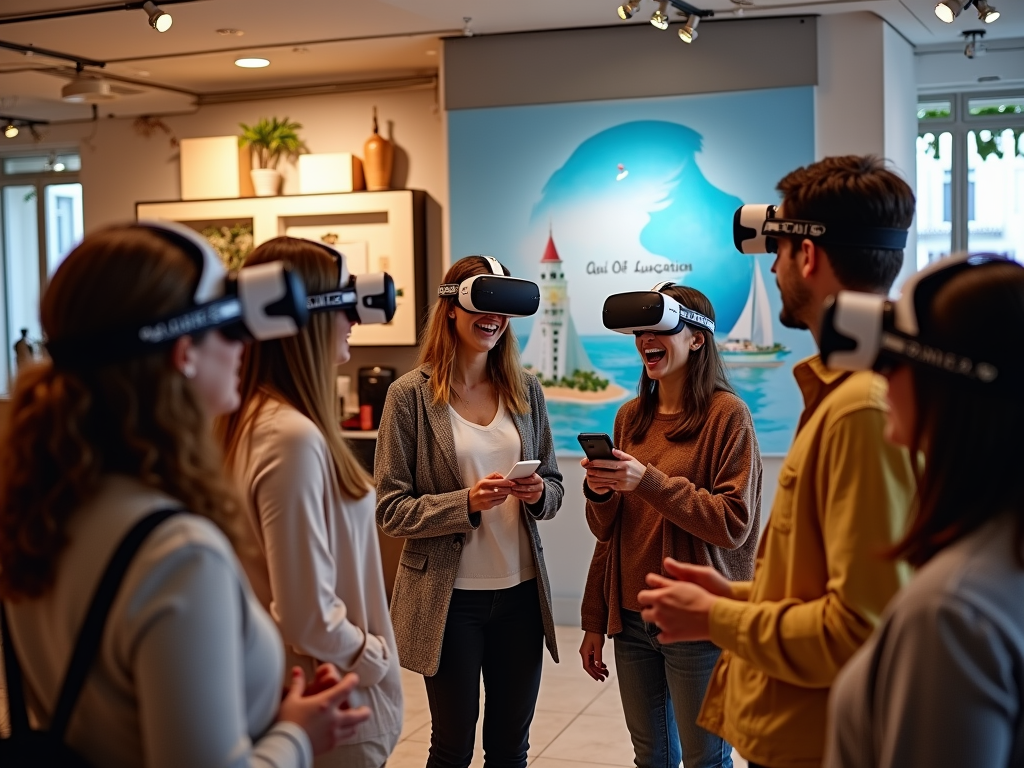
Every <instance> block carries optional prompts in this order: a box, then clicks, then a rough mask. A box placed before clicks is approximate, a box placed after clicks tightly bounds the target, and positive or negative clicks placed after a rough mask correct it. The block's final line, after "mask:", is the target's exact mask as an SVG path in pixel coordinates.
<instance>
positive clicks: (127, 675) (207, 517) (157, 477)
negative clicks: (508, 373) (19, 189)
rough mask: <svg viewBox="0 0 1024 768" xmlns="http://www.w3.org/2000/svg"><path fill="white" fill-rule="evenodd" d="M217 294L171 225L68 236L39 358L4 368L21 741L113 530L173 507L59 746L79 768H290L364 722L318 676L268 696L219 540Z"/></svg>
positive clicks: (255, 636)
mask: <svg viewBox="0 0 1024 768" xmlns="http://www.w3.org/2000/svg"><path fill="white" fill-rule="evenodd" d="M240 285H241V283H240ZM224 290H225V275H224V271H223V267H221V266H220V263H219V261H218V260H217V257H216V255H215V254H213V252H212V250H211V249H210V248H209V247H208V246H207V245H206V244H205V243H204V242H203V241H202V240H201V239H200V238H198V237H197V236H194V235H192V234H190V233H189V232H188V231H186V230H183V229H182V228H178V227H173V226H170V225H162V224H160V225H158V224H147V225H134V226H118V227H110V228H108V229H105V230H102V231H99V232H97V233H94V234H92V235H90V236H89V237H87V238H86V239H85V240H84V241H83V242H82V244H81V245H79V246H78V247H77V248H76V249H75V250H74V251H73V252H72V253H71V254H70V255H69V256H68V257H67V259H66V260H65V261H64V263H63V264H62V265H61V266H60V268H59V269H58V270H57V272H56V274H54V276H53V279H52V282H51V283H50V286H49V288H48V289H47V291H46V293H45V295H44V296H43V299H42V303H41V319H42V326H43V329H44V331H45V333H46V336H47V339H48V341H47V348H48V350H49V352H50V355H51V357H52V361H47V362H44V363H41V364H39V365H36V366H33V367H30V368H28V369H26V370H25V371H23V372H22V374H21V376H20V377H19V379H18V382H17V385H16V388H15V391H14V396H13V402H12V415H11V421H10V424H9V425H8V428H7V430H6V434H5V435H4V436H3V439H2V441H0V567H2V570H0V598H2V600H3V605H2V607H3V609H4V611H5V613H6V625H7V626H6V631H5V633H4V634H5V644H6V645H7V646H8V647H7V650H8V652H10V651H13V652H14V656H15V658H16V659H17V662H18V666H20V668H21V680H22V687H23V694H24V696H23V698H24V705H25V707H26V708H27V709H28V712H29V714H30V715H31V719H32V721H33V723H34V724H35V725H36V727H48V723H50V721H51V718H52V717H53V715H54V708H55V700H56V699H57V696H58V691H59V689H60V688H61V685H62V680H63V679H64V676H65V670H66V668H67V665H68V659H69V658H70V657H71V654H72V651H73V649H74V648H75V645H76V636H77V635H78V633H79V631H80V626H81V625H82V623H83V617H84V616H85V615H86V609H87V607H88V605H89V603H90V600H91V598H92V596H93V593H94V591H95V590H96V586H97V583H98V582H99V580H100V575H101V573H102V572H103V571H104V568H105V566H106V564H107V562H108V559H109V558H110V555H111V553H112V552H113V551H114V549H115V547H117V545H118V543H119V541H121V540H122V539H123V537H124V536H125V533H126V531H130V530H133V529H135V527H136V525H137V524H138V523H139V522H140V521H142V520H143V519H146V518H148V517H149V516H150V514H151V513H153V512H154V511H157V510H162V509H174V510H187V511H188V512H189V513H191V514H186V513H182V514H175V515H173V516H171V517H170V518H169V519H167V520H165V521H164V522H162V523H160V524H159V525H158V526H157V527H156V528H155V529H154V530H153V531H152V533H151V534H150V535H149V536H148V537H147V538H146V539H145V540H144V542H143V544H142V545H141V547H140V548H139V549H138V552H137V554H136V555H135V557H134V559H133V560H132V561H131V563H130V566H129V568H128V570H127V572H126V573H125V576H124V579H123V581H122V582H121V584H120V588H119V590H118V591H117V592H116V597H115V599H114V602H113V604H112V606H111V609H110V613H109V616H108V617H107V621H106V623H105V627H106V629H105V631H104V632H103V634H102V637H101V641H100V645H99V649H98V652H97V653H96V655H95V658H94V660H93V662H92V664H91V667H90V668H89V675H88V677H87V678H86V680H85V683H84V686H83V688H82V690H81V694H80V696H79V698H78V701H77V705H76V706H75V707H74V710H73V712H72V714H71V717H70V721H69V722H68V726H67V729H66V731H65V733H64V736H63V738H64V742H65V744H67V745H68V746H69V747H70V748H72V749H73V750H75V751H76V752H77V753H78V754H79V755H80V756H81V757H83V758H84V759H86V760H88V761H89V762H90V763H92V764H94V765H97V766H99V765H102V766H112V767H114V768H122V767H124V768H129V767H131V766H143V765H145V766H149V767H150V768H163V767H164V766H166V767H167V768H171V767H172V766H173V767H174V768H179V767H180V766H189V768H207V767H210V768H213V767H214V766H217V767H218V768H220V767H221V766H238V767H241V766H250V765H261V766H269V765H273V766H280V767H281V768H285V767H286V766H287V767H288V768H291V767H293V766H294V767H296V768H297V767H299V766H309V765H310V764H311V762H312V753H313V752H322V751H324V750H326V749H329V748H330V747H332V746H333V745H334V744H335V743H336V742H337V740H338V738H339V737H340V736H343V735H344V734H345V733H347V732H348V731H349V730H350V728H351V727H354V726H355V725H356V724H358V723H359V722H362V721H363V720H365V719H366V718H367V717H368V713H367V712H366V711H357V710H348V711H346V710H342V709H341V707H342V706H344V705H345V698H346V697H347V695H348V692H349V691H350V690H351V688H352V687H353V685H354V682H355V681H354V680H352V679H349V680H346V681H344V682H341V681H339V680H338V674H337V671H336V670H332V669H330V668H329V667H324V668H323V669H321V670H318V673H317V676H316V678H315V679H314V680H313V681H312V682H311V684H310V686H309V687H308V688H306V687H305V681H304V678H303V675H302V673H301V672H295V673H293V675H292V677H291V680H290V686H289V688H288V691H287V694H286V696H285V697H284V699H283V700H282V697H281V693H282V691H281V671H280V670H281V666H282V662H283V654H282V649H281V646H280V639H279V637H278V635H277V632H276V630H275V628H274V625H273V623H272V621H271V620H270V617H269V616H267V615H266V613H265V612H264V610H263V608H262V607H261V606H260V604H259V602H258V601H257V600H256V599H255V597H254V596H253V594H252V592H251V590H250V589H249V585H248V582H247V581H246V579H245V576H244V574H243V573H242V571H241V569H240V567H239V565H238V563H237V560H236V559H235V557H234V554H233V553H232V551H231V545H230V543H229V541H228V538H227V537H226V536H225V533H224V531H225V530H226V527H227V521H228V519H229V518H230V516H231V515H232V514H233V513H234V511H235V510H236V509H237V508H238V500H237V499H236V497H235V494H234V492H233V490H232V488H231V485H230V484H229V483H228V481H227V480H226V479H225V477H224V476H223V475H222V473H221V469H220V456H219V453H218V451H217V450H216V448H215V445H214V443H213V441H212V436H211V433H210V424H211V420H212V418H213V417H215V416H218V415H220V414H223V413H226V412H228V411H230V410H232V409H234V408H236V407H237V406H238V366H239V361H240V358H241V353H242V344H241V342H239V341H234V340H232V339H230V338H228V336H226V335H225V333H227V332H228V331H229V329H228V328H227V327H225V328H224V333H222V332H221V330H217V328H218V327H219V326H220V325H223V323H218V322H217V321H216V320H215V319H211V318H213V316H214V315H218V313H219V314H220V316H223V315H225V314H229V313H230V312H231V311H235V312H236V315H238V314H240V313H238V309H239V301H237V300H236V301H234V302H232V297H231V296H225V295H224ZM218 302H219V303H218ZM214 307H216V309H217V312H214V311H213V310H212V308H214ZM279 320H281V318H272V319H268V320H267V323H268V324H269V325H272V324H273V323H274V322H276V321H279ZM246 322H248V321H246ZM287 324H288V323H287V322H286V323H285V325H287ZM294 325H295V324H294V322H292V323H291V327H292V328H294ZM189 331H191V333H189ZM9 662H10V660H8V663H9ZM304 689H305V690H304ZM19 703H20V702H12V704H19ZM30 757H31V756H30Z"/></svg>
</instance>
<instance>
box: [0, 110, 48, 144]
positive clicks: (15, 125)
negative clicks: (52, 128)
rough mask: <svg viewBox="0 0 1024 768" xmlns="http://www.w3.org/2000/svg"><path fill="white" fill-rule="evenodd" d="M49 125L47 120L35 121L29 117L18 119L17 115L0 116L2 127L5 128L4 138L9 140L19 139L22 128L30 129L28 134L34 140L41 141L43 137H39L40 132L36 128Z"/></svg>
mask: <svg viewBox="0 0 1024 768" xmlns="http://www.w3.org/2000/svg"><path fill="white" fill-rule="evenodd" d="M47 124H48V121H47V120H35V119H32V118H28V117H17V116H15V115H0V126H3V132H4V136H6V137H7V138H8V139H13V138H15V137H17V136H18V135H19V134H20V133H21V129H22V128H28V132H29V133H31V134H32V138H33V139H35V140H36V141H39V139H40V138H42V137H41V136H40V135H39V131H37V130H36V126H37V125H47Z"/></svg>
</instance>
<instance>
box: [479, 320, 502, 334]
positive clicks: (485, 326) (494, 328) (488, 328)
mask: <svg viewBox="0 0 1024 768" xmlns="http://www.w3.org/2000/svg"><path fill="white" fill-rule="evenodd" d="M475 325H476V327H477V328H478V329H479V330H480V331H481V332H482V333H484V334H485V335H487V336H493V335H494V334H496V333H497V332H498V329H499V328H500V327H501V326H500V325H498V324H497V323H476V324H475Z"/></svg>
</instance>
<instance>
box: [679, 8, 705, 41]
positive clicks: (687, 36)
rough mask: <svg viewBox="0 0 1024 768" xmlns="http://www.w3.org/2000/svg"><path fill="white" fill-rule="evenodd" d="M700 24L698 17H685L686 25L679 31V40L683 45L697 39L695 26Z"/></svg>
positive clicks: (694, 15) (692, 15)
mask: <svg viewBox="0 0 1024 768" xmlns="http://www.w3.org/2000/svg"><path fill="white" fill-rule="evenodd" d="M698 24H700V16H697V15H696V14H693V13H691V14H690V15H689V16H687V17H686V24H684V25H683V28H682V29H680V30H679V39H680V40H682V41H683V42H684V43H692V42H693V41H694V40H696V39H697V25H698Z"/></svg>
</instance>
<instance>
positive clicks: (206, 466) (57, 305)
mask: <svg viewBox="0 0 1024 768" xmlns="http://www.w3.org/2000/svg"><path fill="white" fill-rule="evenodd" d="M198 279H199V275H198V273H197V269H196V266H195V265H194V263H193V261H192V260H191V259H190V258H189V257H188V256H187V255H186V254H185V253H183V252H182V251H181V250H180V249H179V248H178V247H176V246H174V245H172V244H171V243H169V242H167V241H165V240H164V239H163V238H161V237H159V236H158V235H156V234H154V233H153V232H152V231H150V230H146V229H143V228H140V227H136V226H115V227H109V228H107V229H104V230H101V231H99V232H96V233H94V234H91V235H89V236H88V237H87V238H86V239H85V240H84V241H83V242H82V244H81V245H79V246H78V247H77V248H76V249H75V250H74V251H72V252H71V254H69V255H68V257H67V259H65V261H64V262H63V263H62V264H61V266H60V268H59V269H58V270H57V272H56V273H55V274H54V276H53V279H52V281H51V283H50V285H49V287H48V288H47V290H46V293H45V294H44V295H43V298H42V302H41V306H40V314H41V320H42V326H43V331H44V332H45V334H46V336H47V338H48V339H49V340H52V341H58V340H68V339H77V338H88V337H89V335H90V334H93V333H100V332H103V331H105V330H108V329H113V328H116V327H120V326H124V325H130V324H141V323H144V322H147V321H150V320H154V319H156V318H158V317H160V316H162V315H166V314H169V313H171V312H174V311H177V310H180V309H183V308H185V307H187V306H188V304H189V301H190V299H191V296H192V293H193V291H194V289H195V286H196V284H197V281H198ZM210 426H211V425H210V419H209V418H208V417H207V415H206V414H205V412H204V411H203V409H202V408H201V406H200V404H199V402H198V401H197V399H196V397H195V395H194V393H193V391H192V389H191V387H190V385H189V383H188V381H187V380H186V379H185V378H184V376H182V375H181V373H180V372H179V371H178V370H177V369H176V368H175V367H174V366H173V365H172V363H171V359H170V355H169V354H168V353H167V352H166V351H163V352H153V353H150V354H148V355H146V356H143V357H138V358H135V359H132V360H128V361H126V362H119V363H112V364H106V365H102V366H99V367H85V366H83V367H82V368H81V369H79V368H67V369H65V368H61V367H59V366H58V367H55V366H54V364H53V363H52V362H49V361H44V362H41V363H39V364H36V365H33V366H30V367H29V368H27V369H26V370H24V371H23V372H22V373H21V375H20V376H19V377H18V381H17V383H16V385H15V388H14V394H13V397H12V403H11V418H10V420H9V422H8V424H7V427H6V429H5V430H4V434H3V436H2V438H0V597H2V598H4V599H7V600H17V599H19V598H34V597H39V596H41V595H42V594H44V593H45V592H46V590H47V589H48V588H49V587H50V586H51V585H52V584H53V582H54V578H55V573H56V568H57V561H58V559H59V557H60V554H61V552H62V550H63V549H64V547H65V546H66V545H67V542H68V535H67V524H68V521H69V519H70V518H71V517H72V516H73V515H74V513H75V511H76V510H77V509H78V508H79V507H80V506H81V505H82V504H83V503H84V502H85V501H87V500H88V499H89V498H90V497H91V496H92V495H94V494H95V493H96V491H97V489H98V487H99V483H100V480H101V478H102V477H103V476H104V475H108V474H111V473H118V474H122V475H128V476H131V477H133V478H136V479H138V480H139V481H141V482H142V483H144V484H146V485H148V486H150V487H152V488H155V489H157V490H160V491H162V492H164V493H166V494H168V495H170V496H173V497H174V498H176V499H178V500H180V501H181V503H182V504H183V505H184V506H185V507H187V508H188V509H189V510H190V511H192V512H194V513H196V514H199V515H203V516H205V517H208V518H210V519H211V520H213V521H215V522H216V523H218V524H219V525H220V526H221V527H222V528H223V529H224V530H225V532H226V533H229V531H228V529H227V520H229V519H230V515H231V514H232V513H233V512H234V510H235V509H236V508H237V505H238V504H239V503H240V502H239V501H238V497H237V496H236V494H235V492H234V489H233V488H232V486H231V484H230V483H229V481H228V480H227V479H226V477H225V476H224V475H223V474H222V470H221V458H220V454H219V451H218V450H217V448H216V445H215V443H214V441H213V439H212V434H211V429H210Z"/></svg>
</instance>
